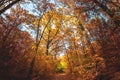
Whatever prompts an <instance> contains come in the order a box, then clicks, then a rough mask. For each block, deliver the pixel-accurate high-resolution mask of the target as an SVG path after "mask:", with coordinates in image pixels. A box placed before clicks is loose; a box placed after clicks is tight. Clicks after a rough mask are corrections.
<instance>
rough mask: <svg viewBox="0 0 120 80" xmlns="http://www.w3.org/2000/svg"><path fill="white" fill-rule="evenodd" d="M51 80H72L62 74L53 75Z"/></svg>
mask: <svg viewBox="0 0 120 80" xmlns="http://www.w3.org/2000/svg"><path fill="white" fill-rule="evenodd" d="M53 80H74V79H72V77H71V76H69V75H67V74H65V73H62V74H55V75H54V78H53Z"/></svg>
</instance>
